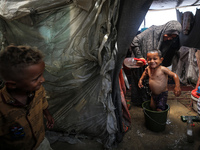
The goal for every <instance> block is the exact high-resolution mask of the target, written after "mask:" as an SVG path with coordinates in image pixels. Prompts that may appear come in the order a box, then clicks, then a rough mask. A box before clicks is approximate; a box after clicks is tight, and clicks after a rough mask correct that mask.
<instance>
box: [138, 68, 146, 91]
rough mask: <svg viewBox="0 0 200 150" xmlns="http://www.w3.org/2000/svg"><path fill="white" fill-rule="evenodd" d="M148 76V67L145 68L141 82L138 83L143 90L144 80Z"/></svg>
mask: <svg viewBox="0 0 200 150" xmlns="http://www.w3.org/2000/svg"><path fill="white" fill-rule="evenodd" d="M147 75H148V67H147V68H145V70H144V72H143V73H142V76H141V77H140V80H139V82H138V86H139V88H142V87H143V84H142V81H143V79H144V78H145V77H146V76H147Z"/></svg>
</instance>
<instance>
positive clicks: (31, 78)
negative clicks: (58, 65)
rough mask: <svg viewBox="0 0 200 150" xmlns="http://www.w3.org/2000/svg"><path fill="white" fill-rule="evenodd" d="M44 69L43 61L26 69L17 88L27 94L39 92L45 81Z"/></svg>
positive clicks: (17, 83)
mask: <svg viewBox="0 0 200 150" xmlns="http://www.w3.org/2000/svg"><path fill="white" fill-rule="evenodd" d="M44 68H45V63H44V62H43V61H42V62H40V63H38V64H34V65H31V66H28V67H27V68H25V69H24V70H23V79H22V80H20V81H17V82H16V88H17V89H18V90H21V91H26V92H33V91H36V90H38V89H39V88H40V86H41V85H42V83H43V82H44V81H45V79H44V77H43V72H44Z"/></svg>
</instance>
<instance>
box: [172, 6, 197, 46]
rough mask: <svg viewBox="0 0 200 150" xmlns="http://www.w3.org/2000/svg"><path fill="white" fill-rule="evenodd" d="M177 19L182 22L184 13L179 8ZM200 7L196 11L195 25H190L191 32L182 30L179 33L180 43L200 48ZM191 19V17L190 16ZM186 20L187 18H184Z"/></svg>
mask: <svg viewBox="0 0 200 150" xmlns="http://www.w3.org/2000/svg"><path fill="white" fill-rule="evenodd" d="M176 14H177V20H178V21H179V22H180V23H182V17H183V14H184V13H182V12H180V11H179V10H178V9H177V10H176ZM199 18H200V9H196V13H195V15H194V20H193V22H194V23H193V25H192V26H191V27H190V31H189V34H184V33H183V32H181V34H180V35H179V37H180V44H181V45H182V46H186V47H191V48H196V49H200V34H199V33H198V32H197V31H199V30H200V19H199ZM188 19H189V17H188ZM184 21H186V20H184Z"/></svg>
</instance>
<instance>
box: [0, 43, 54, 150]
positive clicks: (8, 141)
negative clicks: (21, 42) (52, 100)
mask: <svg viewBox="0 0 200 150" xmlns="http://www.w3.org/2000/svg"><path fill="white" fill-rule="evenodd" d="M44 69H45V63H44V61H43V55H42V53H41V52H40V51H39V50H37V49H34V48H31V47H28V46H14V45H10V46H8V47H7V48H6V49H5V50H3V51H2V52H1V53H0V75H1V78H2V79H3V80H4V87H3V88H2V89H1V90H0V149H1V150H44V149H45V150H52V148H51V147H50V144H49V142H48V140H47V139H46V138H45V128H44V122H43V118H44V116H45V118H46V119H47V124H46V125H47V128H53V125H54V119H53V118H52V116H51V115H50V113H49V111H48V102H47V99H46V97H45V89H44V87H43V86H42V83H43V82H44V81H45V79H44V77H43V72H44Z"/></svg>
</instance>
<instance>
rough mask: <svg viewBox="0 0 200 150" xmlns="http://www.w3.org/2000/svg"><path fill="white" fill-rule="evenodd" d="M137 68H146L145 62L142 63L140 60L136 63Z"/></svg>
mask: <svg viewBox="0 0 200 150" xmlns="http://www.w3.org/2000/svg"><path fill="white" fill-rule="evenodd" d="M140 59H143V60H145V59H144V58H140ZM136 65H137V66H140V67H143V66H144V62H143V61H140V60H138V61H137V63H136Z"/></svg>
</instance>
